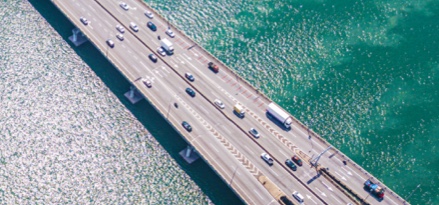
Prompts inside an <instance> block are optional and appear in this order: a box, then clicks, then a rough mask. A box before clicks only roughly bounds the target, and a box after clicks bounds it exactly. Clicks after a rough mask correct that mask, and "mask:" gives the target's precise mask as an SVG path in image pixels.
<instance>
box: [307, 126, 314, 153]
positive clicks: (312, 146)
mask: <svg viewBox="0 0 439 205" xmlns="http://www.w3.org/2000/svg"><path fill="white" fill-rule="evenodd" d="M313 123H314V120H313V119H311V120H310V122H307V123H306V124H307V128H306V130H307V131H308V140H309V142H310V143H311V150H309V152H311V151H312V150H313V149H314V144H313V143H312V139H311V134H310V132H309V129H310V127H311V125H312V124H313Z"/></svg>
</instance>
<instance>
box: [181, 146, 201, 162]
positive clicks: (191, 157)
mask: <svg viewBox="0 0 439 205" xmlns="http://www.w3.org/2000/svg"><path fill="white" fill-rule="evenodd" d="M179 154H180V156H181V157H183V159H184V160H185V161H186V162H187V163H189V164H192V163H193V162H195V161H196V160H197V159H198V158H200V156H199V155H198V154H197V153H196V151H195V149H194V148H193V147H192V146H190V145H188V146H187V147H186V148H185V149H183V150H181V151H180V152H179Z"/></svg>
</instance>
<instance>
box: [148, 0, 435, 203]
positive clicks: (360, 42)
mask: <svg viewBox="0 0 439 205" xmlns="http://www.w3.org/2000/svg"><path fill="white" fill-rule="evenodd" d="M171 2H172V3H171ZM148 3H149V4H151V5H152V6H153V7H154V8H155V9H157V10H159V11H160V12H161V13H162V14H163V15H164V16H166V17H167V18H168V19H170V20H171V22H173V23H174V24H175V25H176V26H177V27H179V28H180V29H181V30H183V31H185V32H186V33H187V34H188V35H190V36H191V37H192V38H194V39H195V40H196V41H198V42H200V44H201V45H203V46H204V47H205V48H206V49H207V50H209V51H210V52H211V53H213V54H214V55H215V56H217V57H218V58H219V59H220V60H222V61H224V62H225V63H226V64H227V65H229V66H230V67H231V68H233V69H234V70H236V71H237V72H238V73H239V74H241V75H242V76H244V77H245V78H246V79H247V80H248V81H250V82H251V83H252V84H253V85H255V86H256V87H259V88H261V90H263V91H264V93H266V94H267V95H268V96H269V97H271V98H272V99H273V100H275V101H276V102H278V103H279V104H280V105H282V106H283V107H285V108H286V109H287V110H289V111H290V112H291V113H292V114H293V115H294V116H295V117H296V118H298V119H300V120H301V121H302V122H305V123H307V124H309V125H310V126H311V128H312V129H313V130H315V131H316V132H317V133H319V134H321V135H322V136H323V137H324V138H325V139H327V140H328V141H329V142H331V143H332V144H333V145H334V146H336V147H337V148H339V149H340V150H342V151H343V152H344V153H346V154H347V155H348V156H350V157H351V158H352V159H354V160H355V161H356V162H357V163H358V164H360V165H361V166H363V167H364V168H366V169H367V170H368V171H370V172H371V173H373V174H374V175H375V176H376V177H378V178H379V179H381V180H382V181H383V182H385V183H386V185H387V186H389V187H390V188H391V189H393V190H394V191H396V192H397V193H398V194H399V195H400V196H402V197H404V198H407V197H408V196H409V195H410V193H412V192H413V191H415V192H414V193H413V195H412V196H411V197H410V198H409V200H408V201H409V202H411V203H412V204H439V196H438V194H437V193H438V191H439V185H438V182H439V171H438V170H439V151H437V146H438V145H439V140H438V137H437V136H438V134H439V123H438V121H439V117H438V116H439V108H438V104H439V91H438V90H439V89H438V83H439V76H438V71H439V66H438V60H439V46H438V45H439V34H438V31H439V2H438V1H433V0H430V1H429V0H423V1H414V0H387V1H383V0H356V1H346V0H333V1H326V0H315V1H298V0H297V1H294V0H284V1H250V0H241V1H231V0H224V1H201V0H198V1H193V0H190V1H189V0H183V1H177V2H175V1H169V0H168V1H166V0H160V1H158V0H154V1H148ZM419 184H420V188H419V189H417V190H415V188H416V186H417V185H419Z"/></svg>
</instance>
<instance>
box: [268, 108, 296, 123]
mask: <svg viewBox="0 0 439 205" xmlns="http://www.w3.org/2000/svg"><path fill="white" fill-rule="evenodd" d="M267 112H268V114H270V115H271V116H273V117H274V118H276V119H277V120H278V121H280V122H281V123H282V124H283V125H284V126H285V128H287V129H289V128H290V127H291V123H292V122H293V120H292V119H291V116H290V115H289V114H288V113H286V112H285V111H283V110H282V109H281V108H280V107H278V106H277V105H276V104H274V103H270V104H269V105H268V108H267Z"/></svg>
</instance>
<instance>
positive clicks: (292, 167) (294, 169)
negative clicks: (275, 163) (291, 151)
mask: <svg viewBox="0 0 439 205" xmlns="http://www.w3.org/2000/svg"><path fill="white" fill-rule="evenodd" d="M285 164H286V165H287V167H289V168H290V169H292V170H293V171H296V170H297V166H296V165H295V164H294V163H293V161H291V160H290V159H287V160H285Z"/></svg>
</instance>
